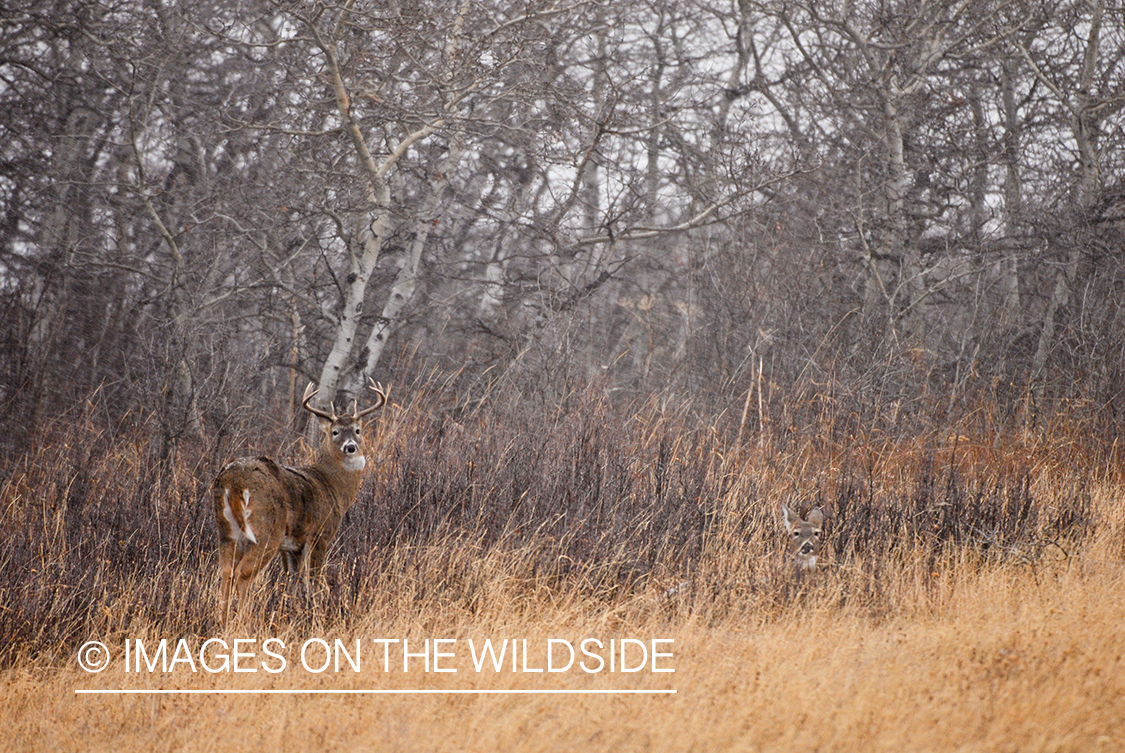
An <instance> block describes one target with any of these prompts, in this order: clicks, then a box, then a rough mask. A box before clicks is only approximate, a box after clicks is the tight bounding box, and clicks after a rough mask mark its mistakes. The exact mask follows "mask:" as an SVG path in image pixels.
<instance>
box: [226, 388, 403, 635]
mask: <svg viewBox="0 0 1125 753" xmlns="http://www.w3.org/2000/svg"><path fill="white" fill-rule="evenodd" d="M368 380H369V382H370V383H369V385H368V388H369V389H370V390H371V391H372V392H374V393H375V404H374V405H372V406H371V407H369V408H365V409H363V410H359V409H358V404H357V405H356V406H355V407H354V408H353V410H352V413H351V415H343V416H337V415H336V410H335V408H333V409H332V412H331V413H328V412H326V411H322V410H318V409H316V408H314V407H312V406H311V405H309V401H310V400H311V399H312V398H313V396H314V395H316V393H317V390H315V389H313V386H312V383H311V382H310V383H309V386H308V387H306V388H305V395H304V398H303V399H302V402H301V405H302V406H303V407H304V408H305V410H307V411H308V412H310V413H312V414H313V415H315V416H316V417H317V418H319V419H320V425H321V429H322V430H323V432H324V439H323V442H322V443H321V446H320V449H319V451H318V452H317V455H316V458H315V459H314V460H313V462H312V464H310V465H303V466H299V467H296V468H294V467H290V466H283V465H279V464H278V463H277V462H276V461H274V460H273V459H272V458H268V457H265V456H263V457H257V458H242V459H240V460H235V461H233V462H231V463H228V464H227V465H226V466H225V467H224V468H223V469H222V470H221V471H220V472H219V475H218V477H217V478H216V479H215V484H214V488H213V496H214V501H215V519H216V520H217V521H218V524H219V538H220V541H219V568H220V573H221V575H222V609H223V621H224V622H226V620H227V619H228V618H229V616H230V603H231V590H232V587H233V588H234V590H235V591H237V593H238V600H239V603H240V604H241V603H242V602H243V601H245V597H246V592H247V590H248V588H249V585H250V582H251V581H252V580H253V578H254V576H255V575H257V574H258V571H259V570H261V569H262V568H263V567H265V566H266V565H267V564H269V562H270V560H272V559H273V558H274V556H275V555H276V554H277V553H278V552H279V551H280V552H281V553H282V555H283V559H284V560H285V570H286V572H287V573H289V574H290V575H291V576H292V575H293V574H294V572H295V571H299V572H300V573H301V576H302V578H303V580H304V584H305V592H306V593H311V582H312V578H313V576H316V575H318V574H319V571H320V567H321V566H322V565H323V564H324V556H325V554H326V553H327V551H328V546H329V544H331V543H332V539H333V538H334V537H335V536H336V529H337V528H339V527H340V521H342V520H343V518H344V513H346V512H347V511H348V508H350V507H351V506H352V504H353V503H354V502H355V498H356V495H358V494H359V488H360V485H361V484H362V483H363V470H364V468H365V467H366V466H367V459H366V457H365V456H364V440H363V424H362V422H361V419H362V418H363V417H364V416H366V415H368V414H370V413H373V412H375V411H377V410H379V409H380V408H382V407H383V406H384V405H385V404H386V402H387V393H386V392H384V391H383V388H382V386H381V385H379V384H376V383H375V381H374V380H371V379H370V378H368Z"/></svg>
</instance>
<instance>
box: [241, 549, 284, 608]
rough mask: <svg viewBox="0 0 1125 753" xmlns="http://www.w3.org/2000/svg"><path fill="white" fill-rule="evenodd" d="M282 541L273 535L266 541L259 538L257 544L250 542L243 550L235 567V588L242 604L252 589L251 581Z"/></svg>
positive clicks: (267, 562) (266, 563)
mask: <svg viewBox="0 0 1125 753" xmlns="http://www.w3.org/2000/svg"><path fill="white" fill-rule="evenodd" d="M280 543H281V537H280V536H272V537H270V538H269V539H268V540H264V541H263V540H261V539H259V542H258V543H257V544H250V545H248V546H247V547H246V551H245V552H243V555H242V557H241V559H239V561H238V563H237V564H236V565H235V568H234V590H235V593H236V594H237V596H238V601H239V603H240V604H241V603H242V602H243V601H245V600H246V594H247V592H248V591H249V590H250V583H251V582H252V581H253V580H254V576H256V575H257V574H258V573H259V571H261V569H262V568H264V567H265V566H266V565H268V564H269V562H270V560H271V559H273V556H274V554H276V553H277V547H278V544H280Z"/></svg>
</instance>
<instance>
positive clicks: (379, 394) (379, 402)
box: [353, 377, 387, 419]
mask: <svg viewBox="0 0 1125 753" xmlns="http://www.w3.org/2000/svg"><path fill="white" fill-rule="evenodd" d="M367 389H369V390H371V391H372V392H374V393H375V397H376V400H375V404H374V405H372V406H371V407H370V408H364V409H363V410H361V411H358V412H356V413H354V414H353V417H354V418H356V419H360V418H363V417H364V416H366V415H367V414H368V413H374V412H375V411H377V410H379V409H380V408H382V407H383V406H384V405H386V404H387V392H386V390H384V389H383V385H382V384H380V383H379V382H376V381H375V380H374V379H372V378H371V377H367Z"/></svg>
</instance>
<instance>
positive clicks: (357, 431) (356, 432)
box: [355, 426, 359, 437]
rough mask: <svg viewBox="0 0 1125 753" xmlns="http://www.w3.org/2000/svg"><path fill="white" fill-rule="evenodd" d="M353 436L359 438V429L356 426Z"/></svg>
mask: <svg viewBox="0 0 1125 753" xmlns="http://www.w3.org/2000/svg"><path fill="white" fill-rule="evenodd" d="M355 435H356V436H357V437H358V436H359V427H358V426H357V427H355Z"/></svg>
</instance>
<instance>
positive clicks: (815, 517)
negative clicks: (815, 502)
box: [809, 507, 824, 528]
mask: <svg viewBox="0 0 1125 753" xmlns="http://www.w3.org/2000/svg"><path fill="white" fill-rule="evenodd" d="M809 522H810V523H812V524H813V525H814V526H817V527H818V528H819V527H820V526H822V525H824V513H822V512H821V511H820V508H819V507H814V508H813V509H812V512H810V513H809Z"/></svg>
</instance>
